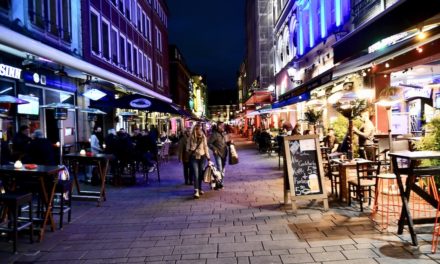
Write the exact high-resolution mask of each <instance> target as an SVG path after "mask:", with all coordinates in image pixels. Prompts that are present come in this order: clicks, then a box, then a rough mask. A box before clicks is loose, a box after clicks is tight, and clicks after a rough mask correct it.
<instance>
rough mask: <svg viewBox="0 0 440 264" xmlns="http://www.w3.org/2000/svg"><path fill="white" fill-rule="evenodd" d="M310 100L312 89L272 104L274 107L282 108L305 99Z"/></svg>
mask: <svg viewBox="0 0 440 264" xmlns="http://www.w3.org/2000/svg"><path fill="white" fill-rule="evenodd" d="M307 100H310V91H308V92H305V93H303V94H300V95H297V96H293V97H291V98H288V99H285V100H280V101H277V102H275V103H273V104H272V109H276V108H281V107H284V106H288V105H293V104H297V103H300V102H303V101H307Z"/></svg>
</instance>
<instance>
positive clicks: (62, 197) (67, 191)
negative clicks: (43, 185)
mask: <svg viewBox="0 0 440 264" xmlns="http://www.w3.org/2000/svg"><path fill="white" fill-rule="evenodd" d="M72 188H73V185H72V181H71V180H59V181H58V183H57V185H56V187H55V195H56V197H58V203H57V204H55V203H54V205H53V210H52V213H53V214H57V215H59V216H60V222H59V228H60V229H63V223H64V214H66V213H67V222H68V223H70V221H71V219H72Z"/></svg>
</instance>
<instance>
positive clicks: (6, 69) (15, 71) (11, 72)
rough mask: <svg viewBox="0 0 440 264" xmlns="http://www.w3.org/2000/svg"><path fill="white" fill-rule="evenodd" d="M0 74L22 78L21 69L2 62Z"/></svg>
mask: <svg viewBox="0 0 440 264" xmlns="http://www.w3.org/2000/svg"><path fill="white" fill-rule="evenodd" d="M0 76H4V77H9V78H14V79H18V80H19V79H20V76H21V69H19V68H15V67H12V66H9V65H6V64H0Z"/></svg>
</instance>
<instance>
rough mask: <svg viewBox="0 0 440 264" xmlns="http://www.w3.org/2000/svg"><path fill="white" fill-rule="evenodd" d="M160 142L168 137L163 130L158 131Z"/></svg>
mask: <svg viewBox="0 0 440 264" xmlns="http://www.w3.org/2000/svg"><path fill="white" fill-rule="evenodd" d="M159 139H160V142H165V141H167V139H168V136H167V133H166V132H165V131H162V133H160V138H159Z"/></svg>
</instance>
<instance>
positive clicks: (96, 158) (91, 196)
mask: <svg viewBox="0 0 440 264" xmlns="http://www.w3.org/2000/svg"><path fill="white" fill-rule="evenodd" d="M109 160H110V156H109V155H106V154H93V155H81V154H79V153H70V154H66V155H64V161H65V162H66V163H67V164H69V165H70V166H72V168H73V178H74V183H75V186H76V190H77V194H76V195H72V198H75V199H81V200H96V201H97V202H98V206H101V202H102V201H105V200H106V194H105V177H106V175H107V170H108V165H109ZM79 164H84V165H96V166H98V172H99V177H100V180H101V186H100V191H99V192H96V191H84V190H81V188H80V185H79V181H78V167H79Z"/></svg>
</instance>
